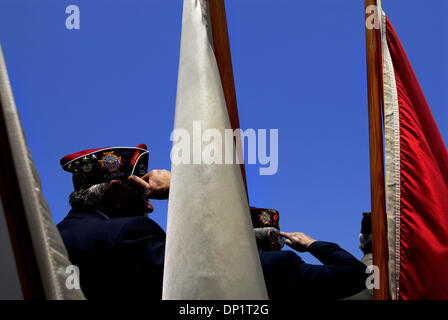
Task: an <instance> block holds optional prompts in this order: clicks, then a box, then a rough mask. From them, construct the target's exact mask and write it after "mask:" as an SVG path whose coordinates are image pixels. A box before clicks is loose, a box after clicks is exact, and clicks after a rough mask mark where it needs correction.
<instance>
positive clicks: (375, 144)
mask: <svg viewBox="0 0 448 320" xmlns="http://www.w3.org/2000/svg"><path fill="white" fill-rule="evenodd" d="M372 5H374V6H376V5H377V1H376V0H365V12H366V14H369V15H370V14H371V13H372V12H370V10H369V12H368V10H367V9H368V7H369V6H372ZM375 12H378V7H377V10H376V11H375ZM379 14H380V13H379V12H378V15H379ZM375 19H378V17H375ZM379 50H380V45H379V30H378V29H376V28H368V27H367V26H366V55H367V86H368V101H369V141H370V188H371V189H370V190H371V206H372V208H371V209H372V243H373V247H372V255H373V264H374V265H375V266H377V267H378V268H379V285H380V287H379V289H375V290H374V299H375V300H388V299H389V283H388V272H387V260H388V259H387V240H386V205H385V188H384V183H385V182H384V162H383V159H384V156H383V126H382V112H381V111H382V110H381V97H382V94H381V85H380V83H381V82H380V81H381V73H380V72H381V68H380V59H379V58H380V51H379Z"/></svg>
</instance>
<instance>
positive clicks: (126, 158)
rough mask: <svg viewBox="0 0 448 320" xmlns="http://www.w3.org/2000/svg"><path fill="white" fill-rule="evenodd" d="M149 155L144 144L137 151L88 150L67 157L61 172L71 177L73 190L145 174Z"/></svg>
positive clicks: (133, 148) (116, 148)
mask: <svg viewBox="0 0 448 320" xmlns="http://www.w3.org/2000/svg"><path fill="white" fill-rule="evenodd" d="M148 160H149V151H148V148H147V147H146V145H145V144H139V145H138V146H136V147H111V148H99V149H87V150H83V151H79V152H76V153H72V154H69V155H66V156H65V157H63V158H62V159H61V160H60V164H61V166H62V169H64V170H65V171H67V172H70V173H72V174H73V186H74V188H75V190H78V189H82V188H88V187H90V186H92V185H94V184H98V183H103V182H109V181H111V180H115V179H117V180H118V179H121V180H124V179H127V177H129V176H131V175H136V176H139V177H141V176H143V175H145V174H146V173H147V171H148Z"/></svg>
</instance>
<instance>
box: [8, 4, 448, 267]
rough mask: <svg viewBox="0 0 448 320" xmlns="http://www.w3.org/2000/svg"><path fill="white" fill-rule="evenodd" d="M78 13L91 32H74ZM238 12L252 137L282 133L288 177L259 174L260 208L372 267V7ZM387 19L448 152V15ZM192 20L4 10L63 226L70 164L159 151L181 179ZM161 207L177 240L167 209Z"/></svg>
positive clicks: (152, 13)
mask: <svg viewBox="0 0 448 320" xmlns="http://www.w3.org/2000/svg"><path fill="white" fill-rule="evenodd" d="M71 4H75V5H77V6H79V8H80V12H81V28H80V30H67V29H66V27H65V19H66V17H67V14H65V8H66V7H67V6H68V5H71ZM226 5H227V17H228V25H229V33H230V44H231V50H232V59H233V65H234V74H235V85H236V92H237V98H238V105H239V114H240V122H241V127H242V128H243V129H247V128H255V129H258V128H262V129H279V170H278V172H277V174H276V175H273V176H260V175H259V174H258V169H259V167H258V166H257V165H248V166H246V171H247V177H248V187H249V195H250V201H251V205H253V206H259V207H270V208H276V209H278V210H279V211H280V226H281V228H282V229H283V230H285V231H290V232H291V231H302V232H305V233H308V234H309V235H311V236H312V237H314V238H316V239H320V240H328V241H333V242H337V243H338V244H340V245H341V246H342V247H344V248H346V249H348V250H349V251H350V252H352V253H353V254H355V255H356V256H357V257H359V258H360V257H361V251H360V250H359V249H358V238H357V236H358V233H359V231H360V221H361V213H362V212H363V211H369V210H370V182H369V181H370V178H369V146H368V121H367V120H368V118H367V84H366V71H365V70H366V67H365V34H364V14H363V11H364V1H361V0H351V1H331V0H313V1H295V0H277V1H267V0H243V1H241V0H227V1H226ZM383 8H384V10H385V11H386V13H387V14H388V16H389V18H390V19H391V21H392V24H393V25H394V27H395V29H396V31H397V33H398V35H399V37H400V39H401V41H402V43H403V45H404V47H405V50H406V52H407V54H408V56H409V58H410V61H411V63H412V65H413V67H414V70H415V72H416V74H417V77H418V79H419V81H420V84H421V86H422V88H423V90H424V92H425V95H426V98H427V100H428V102H429V105H430V107H431V110H432V112H433V115H434V118H435V119H436V122H437V124H438V126H439V130H440V132H441V134H442V136H443V138H444V141H445V143H446V142H447V141H448V111H447V108H446V105H447V102H448V101H447V94H446V93H445V90H444V85H445V84H446V83H447V80H448V79H447V74H448V70H447V64H446V60H445V56H446V53H447V35H448V30H447V28H448V27H447V24H446V23H444V19H445V17H444V14H445V13H446V9H447V4H446V1H444V0H431V1H427V2H425V3H424V5H423V2H422V1H417V0H414V1H412V0H407V1H403V0H400V1H398V0H383ZM181 17H182V3H181V1H176V0H164V1H156V0H139V1H137V0H126V1H125V0H114V1H111V0H109V1H104V0H95V1H91V0H90V1H87V0H84V1H75V0H71V1H62V0H41V1H33V0H28V1H26V0H2V1H1V3H0V42H1V44H2V46H3V51H4V54H5V58H6V62H7V66H8V69H9V75H10V78H11V83H12V87H13V91H14V95H15V99H16V103H17V107H18V110H19V113H20V116H21V120H22V123H23V126H24V128H25V133H26V136H27V140H28V144H29V146H30V149H31V152H32V154H33V157H34V160H35V164H36V167H37V169H38V171H39V173H40V176H41V179H42V184H43V192H44V195H45V197H46V199H47V201H48V203H49V205H50V208H51V210H52V214H53V217H54V220H55V222H59V221H60V220H62V219H63V217H64V216H65V215H66V214H67V212H68V210H69V205H68V195H69V194H70V192H71V191H72V183H71V177H70V175H69V174H68V173H66V172H64V171H62V169H61V168H60V166H59V159H60V158H61V157H63V156H65V155H66V154H69V153H72V152H76V151H79V150H82V149H87V148H95V147H104V146H114V145H116V146H132V145H137V144H139V143H146V144H147V145H148V147H149V149H150V152H151V159H150V168H151V169H154V168H166V169H169V168H170V158H169V151H170V148H171V142H170V140H169V136H170V133H171V130H172V129H173V124H174V106H175V98H176V82H177V69H178V58H179V46H180V32H181ZM154 205H155V212H154V213H153V214H152V218H153V219H154V220H156V221H157V222H158V223H160V225H161V226H162V227H163V228H165V226H166V211H167V202H166V201H154ZM305 258H306V259H309V261H315V260H313V259H311V258H310V257H309V256H308V255H305Z"/></svg>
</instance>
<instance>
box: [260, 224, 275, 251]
mask: <svg viewBox="0 0 448 320" xmlns="http://www.w3.org/2000/svg"><path fill="white" fill-rule="evenodd" d="M268 231H271V232H273V233H274V235H275V236H277V235H280V231H279V230H278V229H277V228H273V227H266V228H255V229H254V233H255V239H256V240H257V247H258V248H259V249H261V248H263V247H264V245H265V243H266V239H267V237H268Z"/></svg>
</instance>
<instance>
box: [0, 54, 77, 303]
mask: <svg viewBox="0 0 448 320" xmlns="http://www.w3.org/2000/svg"><path fill="white" fill-rule="evenodd" d="M0 140H1V141H0V200H1V201H0V222H1V223H5V224H6V226H7V227H5V225H3V226H2V227H1V228H0V233H1V234H0V241H1V242H2V243H1V249H2V261H1V264H0V273H1V276H0V279H2V284H3V285H4V284H6V283H9V284H10V285H11V287H3V286H0V296H1V297H2V298H3V299H22V298H24V299H51V300H53V299H57V300H59V299H61V300H62V299H84V295H83V293H82V291H81V289H80V288H79V282H78V280H79V273H77V268H76V267H74V266H72V264H71V262H70V261H69V259H68V254H67V251H66V249H65V246H64V243H63V242H62V239H61V236H60V235H59V232H58V230H57V228H56V225H55V224H54V223H53V220H52V217H51V213H50V209H49V207H48V205H47V202H46V201H45V199H44V197H43V196H42V192H41V184H40V178H39V175H38V173H37V171H36V168H35V167H34V163H33V159H32V157H31V153H30V151H29V149H28V146H27V143H26V139H25V134H24V131H23V128H22V125H21V123H20V119H19V115H18V112H17V109H16V106H15V102H14V98H13V94H12V89H11V86H10V83H9V78H8V72H7V70H6V64H5V61H4V58H3V53H2V49H1V47H0ZM3 259H7V260H6V261H4V260H3ZM4 266H6V267H5V268H4ZM5 280H8V282H5Z"/></svg>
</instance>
